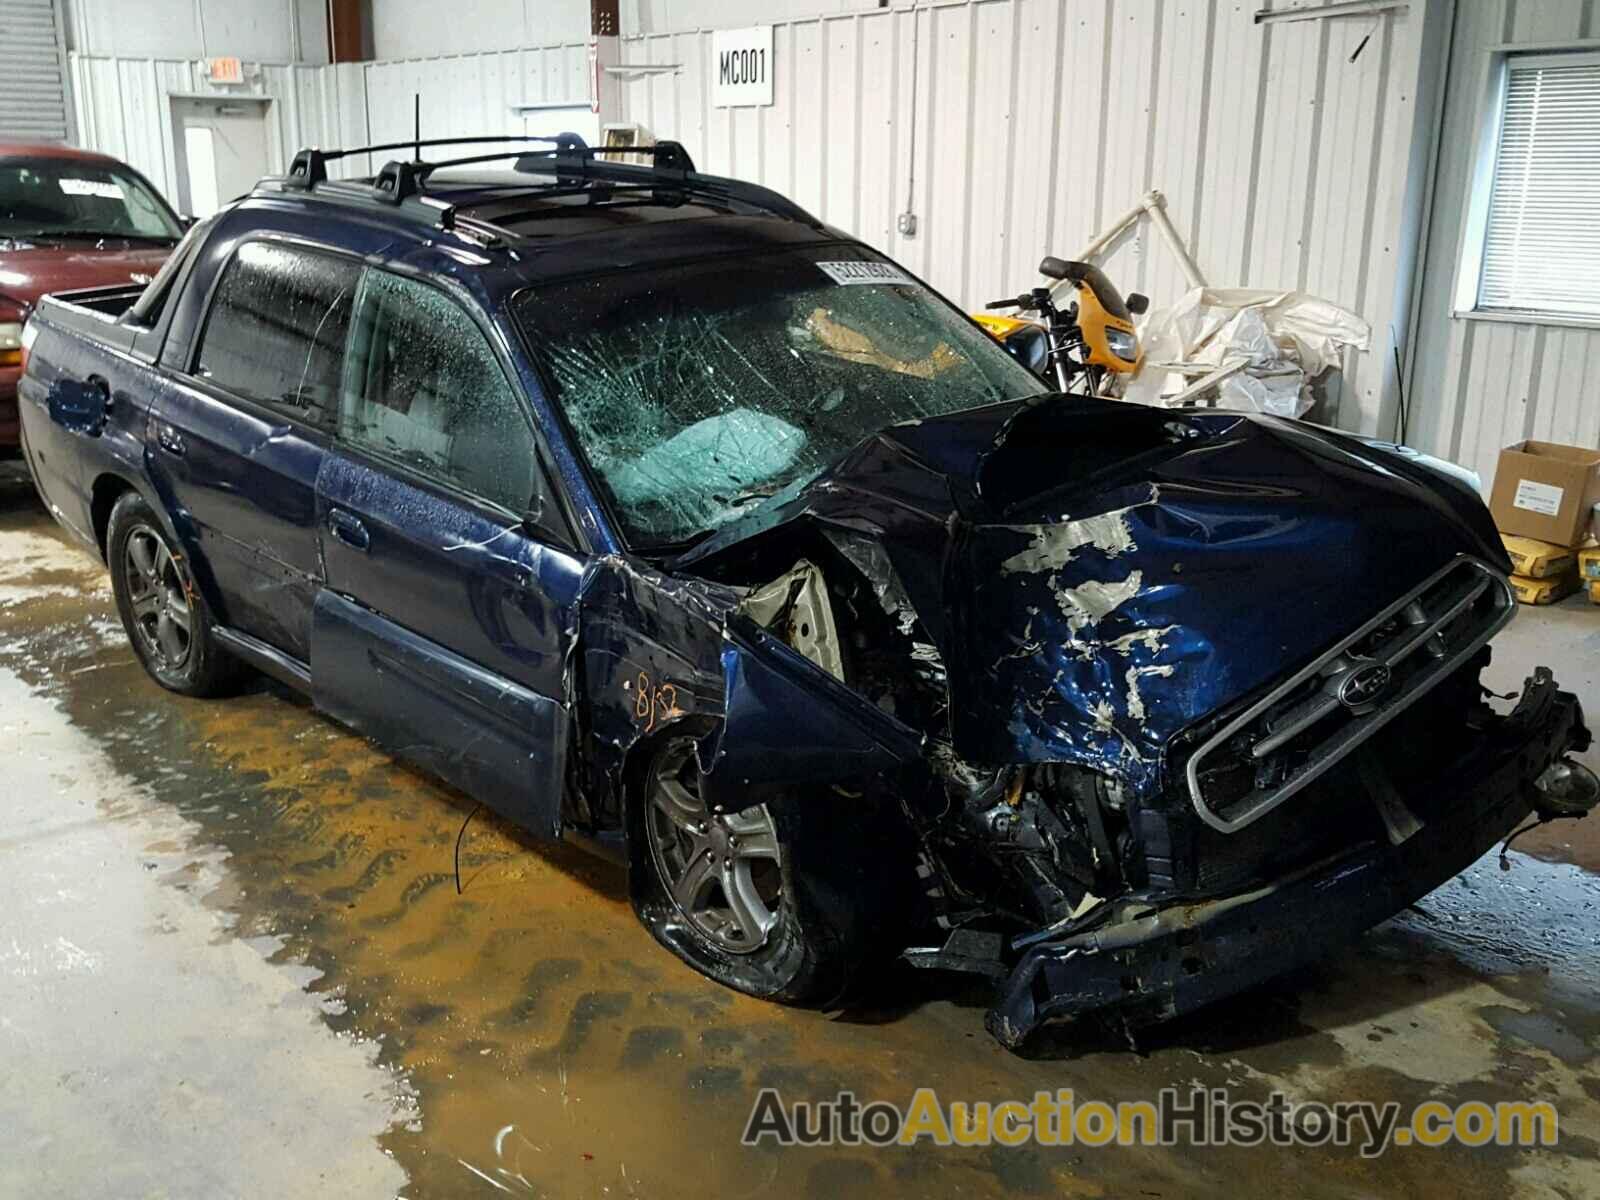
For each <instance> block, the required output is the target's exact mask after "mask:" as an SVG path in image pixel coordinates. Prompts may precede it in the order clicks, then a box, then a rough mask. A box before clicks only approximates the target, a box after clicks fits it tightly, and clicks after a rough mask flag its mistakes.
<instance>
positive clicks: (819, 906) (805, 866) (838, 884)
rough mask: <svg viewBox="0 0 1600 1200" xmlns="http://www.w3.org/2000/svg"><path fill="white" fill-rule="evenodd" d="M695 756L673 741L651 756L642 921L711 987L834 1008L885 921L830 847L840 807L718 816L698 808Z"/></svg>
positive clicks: (788, 805)
mask: <svg viewBox="0 0 1600 1200" xmlns="http://www.w3.org/2000/svg"><path fill="white" fill-rule="evenodd" d="M694 745H695V743H694V741H693V739H690V738H677V739H674V740H672V741H670V742H668V743H666V744H665V745H664V746H662V747H661V748H660V749H659V750H658V751H657V752H656V754H655V757H654V758H653V760H652V761H651V764H650V768H649V771H648V772H647V775H646V778H645V781H644V785H643V788H642V794H641V795H640V796H639V797H638V803H637V804H635V806H634V814H633V829H632V832H633V835H634V838H635V841H634V845H635V847H636V854H635V860H634V866H635V871H636V873H637V875H638V877H639V878H638V881H637V882H636V884H635V888H634V892H635V905H636V907H637V909H638V912H639V916H640V919H641V920H643V921H644V923H645V925H646V927H648V928H649V930H650V931H651V933H653V934H654V935H655V937H656V940H657V941H659V942H661V944H662V945H664V946H666V947H667V948H668V949H669V950H671V951H672V952H673V953H674V954H676V955H677V956H678V957H679V958H681V959H683V960H684V961H685V962H687V963H688V964H689V965H690V966H692V967H694V968H695V969H696V970H698V971H701V972H702V973H704V974H706V975H709V976H710V977H711V978H713V979H715V980H717V981H718V982H719V983H723V984H726V985H727V986H729V987H732V988H735V989H737V990H739V991H741V992H746V993H748V994H750V995H752V996H758V997H760V998H762V999H766V1000H776V1001H780V1002H782V1003H786V1004H797V1005H810V1006H816V1007H825V1006H827V1005H829V1004H832V1003H835V1002H837V1001H838V1000H840V999H841V998H842V996H843V995H844V993H845V992H846V991H847V990H848V987H849V985H850V983H851V981H852V979H853V977H854V975H855V973H856V971H857V969H858V968H859V967H860V966H861V964H862V963H863V962H864V961H865V960H866V958H867V957H868V956H869V954H870V951H871V950H872V948H873V945H872V943H873V941H874V940H875V939H873V938H872V937H871V936H870V934H869V929H871V928H872V927H873V925H874V921H873V918H881V917H882V916H883V915H884V914H883V911H882V909H881V907H879V906H875V905H874V904H873V902H872V894H873V892H874V890H875V889H874V886H873V884H872V882H871V881H870V880H869V879H868V878H866V876H865V873H857V872H852V871H851V870H850V869H848V868H847V867H845V866H844V865H843V864H844V863H845V862H846V861H847V860H848V857H849V856H847V855H843V854H841V853H840V849H841V847H840V846H839V845H838V844H837V843H836V841H835V839H837V838H840V837H842V836H849V834H847V833H846V832H845V831H846V830H847V829H848V828H849V825H850V822H848V820H846V821H838V822H836V821H835V820H833V819H830V817H831V816H834V815H836V814H834V813H833V809H834V807H835V803H836V802H837V801H839V800H842V797H836V796H833V795H832V794H830V793H824V794H820V795H816V796H795V797H785V798H784V800H782V801H781V802H780V801H775V802H773V803H770V804H753V805H750V806H749V807H747V808H744V809H740V810H737V811H722V810H718V809H716V808H714V807H712V806H711V805H709V804H708V803H707V802H706V801H705V799H704V798H703V796H702V789H701V776H700V772H699V767H698V763H697V760H696V757H695V754H694ZM857 803H859V801H858V802H857ZM877 923H878V925H879V927H880V928H881V925H882V924H883V922H881V921H879V922H877Z"/></svg>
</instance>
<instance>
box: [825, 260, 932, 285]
mask: <svg viewBox="0 0 1600 1200" xmlns="http://www.w3.org/2000/svg"><path fill="white" fill-rule="evenodd" d="M817 266H818V267H819V268H821V270H822V272H823V273H824V274H825V275H827V276H828V278H829V279H831V280H833V281H834V282H835V283H910V282H912V279H911V276H909V275H907V274H906V273H905V272H904V271H902V270H901V269H900V268H899V267H897V266H895V265H894V264H893V263H885V262H819V263H818V264H817Z"/></svg>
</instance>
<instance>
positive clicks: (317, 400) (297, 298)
mask: <svg viewBox="0 0 1600 1200" xmlns="http://www.w3.org/2000/svg"><path fill="white" fill-rule="evenodd" d="M360 278H361V267H360V266H359V264H356V263H352V262H346V261H345V260H344V259H341V258H335V257H333V256H332V255H326V254H315V253H312V252H310V251H305V250H299V249H296V248H294V247H289V246H279V245H274V244H272V243H270V242H246V243H245V244H244V245H242V246H240V247H239V249H238V251H237V252H236V253H235V254H234V256H233V259H232V261H231V262H229V263H228V265H227V267H225V268H224V269H223V274H222V282H221V284H219V285H218V287H217V291H216V295H215V296H214V297H213V299H212V301H211V312H210V315H209V316H207V318H206V324H205V329H204V331H203V332H202V333H201V335H200V350H199V356H198V359H197V363H196V367H195V372H196V374H198V375H199V376H200V377H201V378H203V379H208V380H210V381H211V382H213V383H215V384H216V385H217V386H218V387H221V388H226V389H227V390H228V391H230V392H232V393H234V394H235V395H237V396H242V397H244V398H245V399H247V400H254V401H256V402H257V403H259V404H265V405H268V406H269V407H271V408H275V409H277V410H278V411H280V412H282V413H285V414H287V415H289V416H292V417H296V418H298V419H300V420H303V421H310V422H312V423H313V424H317V425H331V424H332V423H333V414H334V411H335V408H336V405H337V402H338V395H339V380H340V377H341V375H342V372H343V367H344V348H345V338H346V336H347V335H348V333H349V331H350V314H351V311H352V309H353V308H354V305H355V293H356V284H357V283H358V282H360Z"/></svg>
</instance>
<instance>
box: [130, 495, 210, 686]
mask: <svg viewBox="0 0 1600 1200" xmlns="http://www.w3.org/2000/svg"><path fill="white" fill-rule="evenodd" d="M124 546H125V549H124V552H123V557H124V560H125V562H124V568H123V569H124V578H125V580H126V582H127V585H128V606H129V608H130V609H131V610H132V613H133V627H134V631H135V633H136V634H137V635H138V637H139V640H140V643H141V644H142V645H143V647H144V649H145V651H146V652H147V653H148V654H149V655H150V656H151V657H152V658H154V659H155V661H156V662H157V663H159V664H160V665H161V666H162V667H163V668H164V669H166V670H179V669H181V668H182V667H183V665H184V664H185V663H186V662H188V660H189V655H190V653H191V652H192V650H193V646H194V622H195V612H194V602H193V600H191V599H190V596H189V589H188V588H187V587H185V586H184V582H183V577H182V575H181V574H180V573H179V571H178V563H177V560H176V559H174V558H173V555H172V551H171V550H170V549H169V548H168V546H167V542H166V539H165V538H164V537H162V536H161V534H160V533H159V532H158V531H157V530H155V529H152V528H151V527H150V526H148V525H136V526H134V528H133V530H132V531H131V532H130V533H129V534H128V537H127V540H126V542H125V543H124Z"/></svg>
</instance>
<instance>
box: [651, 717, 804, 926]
mask: <svg viewBox="0 0 1600 1200" xmlns="http://www.w3.org/2000/svg"><path fill="white" fill-rule="evenodd" d="M649 804H650V807H649V811H648V812H647V813H646V819H645V829H646V831H647V833H648V836H649V841H650V853H651V855H652V856H653V858H654V859H655V865H656V869H657V871H658V873H659V874H660V877H661V880H662V882H663V884H664V885H665V886H666V888H667V890H668V892H669V893H670V894H671V896H672V900H673V903H674V904H676V905H677V907H678V910H679V911H680V912H681V913H682V914H683V915H684V917H685V918H686V919H688V920H689V921H690V922H691V923H692V924H693V925H694V927H695V928H696V929H697V930H698V931H699V932H700V933H701V934H702V935H704V936H705V937H706V938H708V939H709V940H710V941H711V942H712V943H714V944H715V945H716V946H717V947H718V948H719V949H721V950H725V951H728V952H729V953H732V954H749V953H751V952H752V951H755V950H759V949H760V948H761V947H762V946H763V945H764V944H765V943H766V940H767V937H768V935H769V934H770V933H771V932H772V929H773V927H774V926H775V925H776V924H777V923H778V916H779V914H780V912H781V911H782V905H783V902H784V887H783V872H782V862H781V858H780V850H779V846H778V833H777V829H776V828H775V827H774V826H773V823H772V816H771V814H770V813H769V812H768V811H767V808H766V806H765V805H763V804H757V805H753V806H752V807H750V808H746V809H743V810H741V811H739V812H733V813H729V812H722V811H713V810H712V809H711V808H709V807H708V806H707V805H706V803H705V801H704V800H703V799H702V798H701V795H700V772H699V769H698V767H697V766H696V764H695V758H694V750H693V744H692V743H691V742H689V741H683V742H680V743H676V744H674V745H673V746H671V747H669V748H668V749H666V750H665V751H663V752H662V754H661V756H660V758H659V759H657V762H656V766H655V769H654V771H653V772H652V774H651V778H650V791H649Z"/></svg>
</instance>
